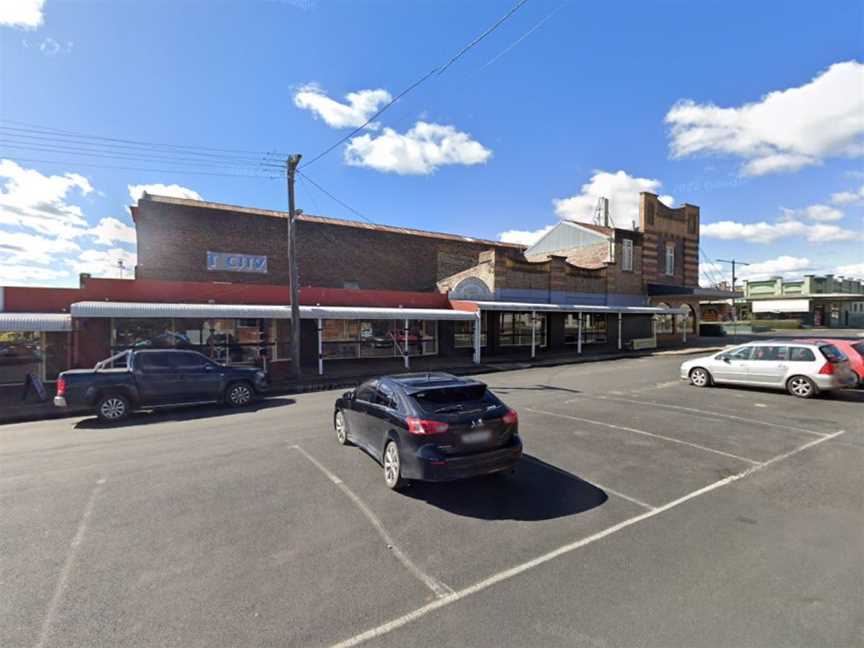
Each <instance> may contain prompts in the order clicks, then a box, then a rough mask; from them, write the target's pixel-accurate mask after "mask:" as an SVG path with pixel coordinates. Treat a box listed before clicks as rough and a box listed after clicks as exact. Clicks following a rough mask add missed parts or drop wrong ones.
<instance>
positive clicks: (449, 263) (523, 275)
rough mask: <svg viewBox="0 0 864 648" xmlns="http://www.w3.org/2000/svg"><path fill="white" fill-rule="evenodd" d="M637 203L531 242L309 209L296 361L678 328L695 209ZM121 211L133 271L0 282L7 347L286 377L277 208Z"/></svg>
mask: <svg viewBox="0 0 864 648" xmlns="http://www.w3.org/2000/svg"><path fill="white" fill-rule="evenodd" d="M641 205H642V206H641V211H642V217H641V221H640V225H639V226H638V227H637V228H636V229H635V230H625V229H616V228H613V227H601V226H595V225H586V224H580V223H571V222H562V223H560V224H559V225H557V226H556V227H555V228H553V230H552V231H551V232H550V233H549V234H547V235H546V236H545V237H543V238H542V239H541V240H540V241H538V242H537V243H536V244H535V245H533V246H531V247H530V248H526V247H525V246H522V245H516V244H510V243H502V242H499V241H489V240H483V239H477V238H472V237H468V236H457V235H453V234H445V233H438V232H428V231H422V230H416V229H409V228H401V227H393V226H385V225H372V224H366V223H360V222H354V221H346V220H339V219H332V218H325V217H321V216H312V215H306V214H302V215H300V216H299V220H298V224H297V241H296V247H297V255H298V264H299V268H300V273H299V278H300V286H299V289H300V308H301V353H300V357H299V361H300V365H301V367H302V368H303V370H304V372H306V373H307V374H308V373H326V370H325V368H326V367H333V366H334V365H333V364H332V363H334V362H341V363H344V362H350V361H355V362H361V363H367V364H369V363H376V362H378V363H379V364H380V363H382V362H383V363H384V364H383V365H381V366H382V367H385V368H386V367H390V369H389V370H393V368H394V367H391V366H390V365H394V366H398V365H401V364H403V362H404V366H409V364H410V363H411V362H412V361H413V360H412V359H413V358H419V357H423V356H462V357H463V358H464V360H463V361H471V360H472V359H473V361H474V362H479V361H480V357H481V355H482V356H484V357H489V356H493V357H497V356H504V355H509V356H511V357H512V356H513V355H514V354H515V355H516V356H518V355H520V354H522V355H525V356H528V355H530V356H531V357H533V356H535V355H538V354H546V353H556V352H562V351H573V352H576V353H582V352H589V351H604V350H613V349H628V348H634V349H635V348H645V347H649V346H656V345H657V344H658V343H660V344H662V343H664V342H668V341H672V340H674V341H676V342H677V341H680V340H681V339H686V336H687V335H688V334H694V333H695V320H696V311H695V310H694V309H698V299H699V296H698V295H697V294H696V291H697V289H696V277H697V276H698V220H699V210H698V208H697V207H693V206H690V205H685V206H684V207H681V208H679V209H669V208H666V207H665V206H663V205H662V204H661V203H660V202H659V201H658V200H657V198H656V196H653V195H652V194H643V195H642V197H641ZM131 211H132V216H133V220H134V223H135V227H136V232H137V238H138V265H137V266H136V268H135V280H134V281H120V280H99V279H91V278H89V277H87V276H82V280H81V286H80V287H79V288H77V289H49V288H45V289H16V288H7V289H5V291H4V290H3V289H2V288H0V344H6V345H7V346H8V347H9V348H11V349H13V350H14V351H15V353H16V354H19V355H21V356H22V358H21V359H22V362H21V363H19V364H21V365H22V366H25V367H29V368H28V369H26V370H27V372H28V373H33V371H36V372H37V373H39V374H40V375H41V376H42V377H43V379H47V380H52V379H53V377H54V376H55V375H56V371H57V370H59V369H62V368H66V367H70V366H72V367H75V366H92V364H93V363H95V362H96V361H97V360H99V359H102V358H104V357H106V356H108V355H110V354H111V353H112V352H116V351H119V350H122V349H124V348H129V347H131V346H139V347H140V346H145V347H147V346H160V347H161V346H169V347H183V348H195V349H199V350H201V351H202V352H204V353H207V354H208V355H210V356H211V357H213V358H215V359H217V360H219V361H222V362H227V363H243V364H255V365H258V366H263V367H265V368H266V369H267V370H268V371H270V372H271V375H272V376H273V377H274V378H278V377H280V376H283V375H287V374H288V367H289V366H290V364H291V363H293V362H294V359H293V358H291V357H290V349H289V348H288V343H289V340H290V290H289V285H288V284H289V279H288V276H289V273H288V257H287V247H288V246H287V221H286V214H285V213H284V212H279V211H270V210H263V209H252V208H246V207H237V206H232V205H224V204H217V203H211V202H204V201H196V200H187V199H179V198H168V197H160V196H150V195H146V194H145V195H144V196H143V197H142V198H141V199H140V200H139V201H138V204H137V205H134V206H133V207H132V208H131ZM4 295H5V303H4ZM661 300H662V301H661ZM683 304H691V306H690V307H689V310H682V309H680V306H681V305H683ZM61 343H62V344H61ZM8 355H9V354H7V356H8ZM9 357H12V356H9ZM15 357H17V356H15ZM49 357H50V361H49V360H47V358H49ZM16 362H17V361H16ZM387 362H390V365H387V364H386V363H387ZM414 362H416V361H414ZM37 365H38V366H37ZM342 366H346V365H342ZM376 366H378V365H376ZM22 370H23V369H20V367H19V369H14V370H12V373H13V374H14V373H15V372H16V371H17V372H18V373H20V371H22ZM4 371H5V374H9V373H10V372H9V371H8V370H6V369H4V368H3V367H0V383H2V382H3V381H4V375H5V374H4ZM10 375H11V374H10ZM16 375H17V374H16ZM7 377H8V376H7Z"/></svg>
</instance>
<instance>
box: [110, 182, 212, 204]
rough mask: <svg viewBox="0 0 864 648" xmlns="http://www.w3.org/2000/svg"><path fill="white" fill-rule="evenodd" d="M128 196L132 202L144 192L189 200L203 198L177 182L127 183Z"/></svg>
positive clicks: (136, 200)
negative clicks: (168, 183) (167, 183)
mask: <svg viewBox="0 0 864 648" xmlns="http://www.w3.org/2000/svg"><path fill="white" fill-rule="evenodd" d="M127 188H128V189H129V197H130V198H131V199H132V202H138V201H139V200H140V199H141V196H142V195H143V194H144V193H145V192H146V193H148V194H151V195H154V196H170V197H172V198H189V199H190V200H204V199H203V198H202V197H201V194H199V193H198V192H197V191H195V190H194V189H189V188H188V187H184V186H182V185H177V184H170V185H166V184H159V183H156V184H140V185H128V186H127Z"/></svg>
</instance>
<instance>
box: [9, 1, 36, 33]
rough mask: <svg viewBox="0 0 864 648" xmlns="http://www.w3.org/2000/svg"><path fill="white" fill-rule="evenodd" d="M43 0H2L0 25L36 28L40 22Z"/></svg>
mask: <svg viewBox="0 0 864 648" xmlns="http://www.w3.org/2000/svg"><path fill="white" fill-rule="evenodd" d="M44 5H45V0H3V1H2V2H0V25H5V26H7V27H19V28H23V29H36V28H37V27H39V26H40V25H41V24H42V21H43V16H42V7H43V6H44Z"/></svg>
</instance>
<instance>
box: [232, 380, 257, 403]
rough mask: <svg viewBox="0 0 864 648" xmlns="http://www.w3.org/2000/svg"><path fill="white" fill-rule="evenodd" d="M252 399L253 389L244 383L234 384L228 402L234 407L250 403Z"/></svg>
mask: <svg viewBox="0 0 864 648" xmlns="http://www.w3.org/2000/svg"><path fill="white" fill-rule="evenodd" d="M251 400H252V390H251V389H250V388H249V385H246V384H244V383H239V384H237V385H233V386H232V387H231V389H230V391H229V392H228V402H229V403H231V405H233V406H234V407H241V406H243V405H248V404H249V402H250V401H251Z"/></svg>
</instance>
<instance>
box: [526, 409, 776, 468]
mask: <svg viewBox="0 0 864 648" xmlns="http://www.w3.org/2000/svg"><path fill="white" fill-rule="evenodd" d="M523 409H524V410H527V411H529V412H534V413H535V414H545V415H546V416H557V417H559V418H564V419H570V420H571V421H579V422H580V423H590V424H592V425H602V426H603V427H608V428H612V429H614V430H623V431H624V432H632V433H634V434H642V435H644V436H649V437H654V438H655V439H660V440H661V441H668V442H669V443H679V444H681V445H685V446H690V447H691V448H696V449H697V450H702V451H703V452H711V453H713V454H718V455H722V456H724V457H729V458H730V459H736V460H738V461H744V462H746V463H749V464H752V465H754V466H758V465H760V464H761V463H762V462H761V461H756V460H755V459H748V458H747V457H742V456H740V455H736V454H732V453H731V452H724V451H723V450H717V449H716V448H709V447H708V446H703V445H699V444H698V443H690V442H689V441H684V440H682V439H676V438H675V437H670V436H665V435H663V434H655V433H654V432H648V431H647V430H639V429H637V428H631V427H627V426H626V425H615V424H613V423H606V422H605V421H595V420H594V419H586V418H582V417H580V416H570V415H569V414H558V413H556V412H547V411H545V410H538V409H532V408H530V407H525V408H523Z"/></svg>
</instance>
